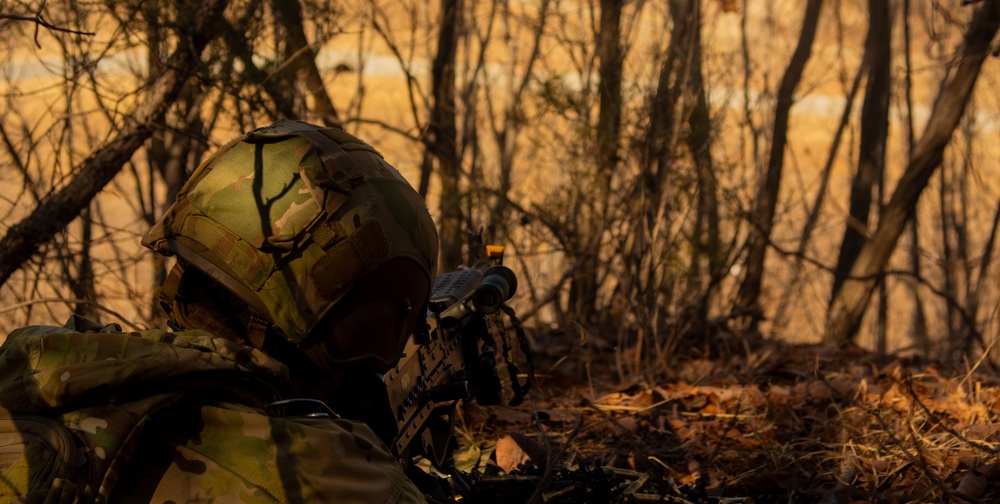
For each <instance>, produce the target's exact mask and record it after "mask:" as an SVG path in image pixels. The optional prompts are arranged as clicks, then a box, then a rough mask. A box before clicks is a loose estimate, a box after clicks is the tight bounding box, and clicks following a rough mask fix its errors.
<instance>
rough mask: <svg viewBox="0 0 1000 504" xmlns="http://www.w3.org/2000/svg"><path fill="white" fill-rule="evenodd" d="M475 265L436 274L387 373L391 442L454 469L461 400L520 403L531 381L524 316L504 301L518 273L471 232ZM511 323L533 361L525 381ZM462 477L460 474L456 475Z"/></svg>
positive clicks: (399, 451) (404, 455)
mask: <svg viewBox="0 0 1000 504" xmlns="http://www.w3.org/2000/svg"><path fill="white" fill-rule="evenodd" d="M469 250H470V256H471V257H472V259H471V260H470V262H471V263H472V264H471V265H469V266H463V267H461V268H459V269H458V270H456V271H453V272H449V273H443V274H440V275H437V277H435V279H434V286H433V289H432V293H431V298H430V303H429V308H428V313H427V319H426V324H425V325H423V327H419V328H418V330H416V331H414V332H413V334H411V335H410V338H409V340H408V342H407V344H406V347H405V348H404V350H403V355H402V357H401V358H400V360H399V362H398V364H397V365H396V366H395V367H394V368H393V369H391V370H389V372H387V373H386V374H385V376H384V377H383V383H384V385H385V389H386V395H387V397H388V402H389V404H388V406H389V410H390V411H391V413H392V416H393V419H394V420H395V427H396V432H395V434H394V436H393V437H392V440H391V442H390V443H387V444H388V445H389V449H390V451H391V452H392V453H393V455H394V456H396V458H397V459H399V460H401V461H402V462H404V463H406V462H409V461H410V460H411V459H412V457H413V456H416V455H420V456H423V457H425V458H427V459H428V460H430V462H431V463H432V464H434V466H435V467H436V468H438V469H441V470H444V471H450V470H451V469H452V468H453V467H452V463H451V455H452V452H453V451H454V448H455V443H454V437H453V427H454V419H455V415H454V410H455V407H456V405H457V404H458V402H459V401H464V400H475V401H476V402H477V403H478V404H481V405H493V404H500V403H501V402H503V401H504V400H506V401H507V403H508V404H509V405H511V406H515V405H517V404H519V403H520V402H522V401H523V400H524V394H525V392H527V390H528V388H529V387H530V385H531V381H532V377H531V371H532V369H531V367H532V365H531V356H530V353H529V349H528V345H527V341H526V340H525V337H524V332H523V330H522V329H521V326H520V321H518V320H517V317H516V315H515V314H514V311H513V310H512V309H510V307H508V306H507V305H506V302H507V301H508V300H509V299H510V298H511V297H512V296H513V295H514V294H515V292H516V291H517V276H516V275H515V274H514V272H513V271H512V270H511V269H510V268H508V267H506V266H504V265H503V264H502V262H503V248H502V247H496V246H485V245H484V244H483V240H482V235H481V234H479V235H475V234H471V233H470V237H469ZM510 329H513V330H514V332H515V333H516V335H517V338H518V340H519V343H520V349H521V351H522V353H524V357H525V360H526V363H527V365H528V375H527V379H526V381H525V382H523V383H522V382H521V381H520V379H519V376H518V375H519V374H520V373H519V368H518V366H517V364H516V362H515V359H514V356H513V348H512V345H511V337H510ZM459 480H460V478H459Z"/></svg>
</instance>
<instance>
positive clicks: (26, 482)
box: [0, 324, 423, 503]
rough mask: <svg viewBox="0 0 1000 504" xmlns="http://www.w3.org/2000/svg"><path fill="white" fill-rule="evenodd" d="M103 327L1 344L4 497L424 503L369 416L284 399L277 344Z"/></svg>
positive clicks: (43, 332)
mask: <svg viewBox="0 0 1000 504" xmlns="http://www.w3.org/2000/svg"><path fill="white" fill-rule="evenodd" d="M77 325H78V324H77ZM97 327H98V328H99V329H97V331H96V332H81V331H79V330H76V329H69V328H66V327H54V326H31V327H25V328H21V329H17V330H15V331H13V332H12V333H10V335H8V337H7V340H6V341H5V342H4V343H3V345H2V346H0V502H25V503H36V502H37V503H64V502H65V503H69V502H116V498H117V495H118V494H116V492H115V490H116V488H118V487H121V488H131V489H132V490H131V491H134V490H135V489H137V488H138V489H139V490H141V491H142V492H143V498H144V499H147V498H148V499H149V500H147V501H151V500H156V501H160V502H162V501H167V500H174V501H179V500H188V501H191V500H200V501H208V500H213V501H214V502H307V501H317V502H327V501H331V502H422V501H423V498H422V497H421V496H420V494H419V492H418V491H417V490H416V488H415V487H413V485H412V483H410V482H409V481H408V480H407V479H406V478H405V477H404V476H403V473H402V470H401V468H400V467H399V465H398V464H397V463H396V461H395V460H394V459H393V458H392V457H391V455H389V453H388V451H387V450H386V449H385V447H384V445H382V444H381V441H379V439H378V437H377V436H376V435H375V434H374V433H373V432H372V431H371V430H370V429H369V428H368V427H367V426H366V425H364V424H363V423H360V422H355V421H350V420H343V419H339V418H336V415H335V414H333V413H332V412H329V413H325V412H324V411H323V410H321V409H317V406H316V405H317V404H321V403H319V402H318V401H311V400H308V399H297V398H294V396H293V397H292V398H291V399H287V394H289V390H291V389H290V387H289V386H288V384H289V382H290V379H289V375H288V369H287V367H285V366H284V365H283V364H281V363H280V362H278V361H276V360H274V359H272V358H270V357H268V356H267V355H266V354H264V353H262V352H260V351H258V350H256V349H252V348H248V347H244V346H241V345H239V344H237V343H235V342H232V341H229V340H225V339H221V338H216V337H213V336H212V335H210V334H208V333H206V332H204V331H198V330H191V331H180V332H175V333H171V332H164V331H159V330H150V331H140V332H120V329H119V328H117V327H115V326H105V327H100V326H97ZM88 329H91V330H92V331H93V330H94V329H95V327H89V328H88ZM302 404H304V405H305V407H303V406H302ZM276 405H283V407H276ZM175 426H176V428H175ZM174 431H177V432H174ZM144 434H146V435H145V436H144ZM153 445H156V446H157V447H158V449H156V450H153V449H151V448H150V447H152V446H153ZM154 453H155V454H156V455H154ZM164 454H166V458H164V457H163V456H162V455H164ZM157 464H159V465H157ZM146 467H158V469H157V470H156V471H146V470H142V471H138V470H136V469H135V468H146ZM130 471H131V472H130ZM136 473H138V476H141V477H142V478H146V479H147V480H148V479H149V478H151V477H152V476H155V477H156V478H155V481H151V482H150V481H145V480H144V481H142V482H141V485H140V482H138V480H133V479H134V478H136V477H137V474H136ZM151 475H152V476H151ZM118 500H122V499H118Z"/></svg>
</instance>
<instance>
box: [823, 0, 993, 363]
mask: <svg viewBox="0 0 1000 504" xmlns="http://www.w3.org/2000/svg"><path fill="white" fill-rule="evenodd" d="M998 28H1000V2H985V3H983V5H982V6H981V7H979V8H978V9H977V10H976V12H975V13H974V14H973V16H972V20H971V21H970V23H969V27H968V31H967V32H966V34H965V38H964V42H963V46H962V48H961V49H960V51H959V53H958V56H957V62H956V65H955V66H954V68H953V69H951V71H950V72H949V73H948V75H947V77H946V78H945V81H944V82H943V85H942V87H941V92H940V94H939V95H938V98H937V101H936V102H935V103H934V109H933V111H932V112H931V116H930V119H929V120H928V123H927V127H926V129H925V131H924V133H923V135H922V136H921V138H920V140H919V141H918V142H917V144H916V145H915V146H914V151H913V156H912V158H911V159H910V161H909V163H908V164H907V167H906V171H905V172H904V173H903V176H902V178H901V179H900V180H899V183H898V184H897V185H896V189H895V191H893V194H892V196H891V197H890V199H889V202H888V203H887V204H886V206H885V212H884V214H883V218H882V219H880V220H879V225H878V227H877V228H876V230H875V232H874V234H873V236H872V238H871V240H870V241H868V242H867V243H866V244H865V245H864V246H863V247H862V248H861V250H860V251H859V252H858V256H857V259H856V260H855V262H854V266H853V267H852V268H851V273H850V276H849V278H848V279H847V280H845V282H844V284H843V286H842V287H841V289H840V291H838V293H837V296H836V297H835V298H834V299H833V301H832V303H831V305H830V313H829V315H828V318H827V323H826V329H825V334H824V339H825V340H826V341H827V342H830V343H832V344H836V345H846V344H849V343H851V342H852V341H853V339H854V335H855V334H856V332H857V329H858V326H859V325H860V323H861V318H862V316H863V315H864V313H865V310H866V308H867V306H868V302H869V300H870V299H871V295H872V292H873V291H874V288H875V284H876V281H877V278H878V276H879V274H880V272H881V271H882V270H883V269H884V268H885V265H886V263H887V262H888V260H889V257H890V255H891V254H892V251H893V250H894V249H895V246H896V242H897V240H898V239H899V236H900V234H902V232H903V229H904V227H905V226H906V223H907V221H908V220H909V219H910V218H911V216H912V215H913V211H914V207H915V206H916V204H917V201H918V200H919V199H920V195H921V193H922V192H923V189H924V188H925V187H926V186H927V182H928V181H929V180H930V178H931V176H933V174H934V172H935V171H936V170H937V168H938V167H939V166H940V164H941V159H942V156H943V153H944V150H945V147H946V146H947V145H948V143H949V141H950V140H951V136H952V134H953V133H954V131H955V128H956V127H957V126H958V123H959V120H960V119H961V117H962V115H963V114H964V113H965V108H966V104H967V103H968V102H969V99H970V97H971V95H972V90H973V89H974V87H975V84H976V80H977V79H978V77H979V73H980V70H981V68H982V64H983V61H984V60H985V59H986V56H987V55H988V54H989V52H990V45H991V43H992V41H993V38H994V36H996V33H997V29H998Z"/></svg>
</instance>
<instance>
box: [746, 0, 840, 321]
mask: <svg viewBox="0 0 1000 504" xmlns="http://www.w3.org/2000/svg"><path fill="white" fill-rule="evenodd" d="M822 6H823V0H809V1H808V2H807V3H806V8H805V14H804V15H803V18H802V31H801V34H800V35H799V41H798V44H797V45H796V47H795V52H794V53H793V54H792V58H791V60H790V61H789V63H788V67H787V68H786V69H785V74H784V75H783V76H782V78H781V84H780V85H779V86H778V93H777V96H776V100H777V104H776V105H775V110H774V126H773V132H772V139H771V151H770V155H769V159H768V163H767V172H766V174H765V175H764V180H763V181H762V183H761V185H760V187H759V189H758V190H757V196H756V200H755V203H754V208H753V212H752V214H751V215H750V222H751V226H752V229H751V237H750V243H749V245H748V250H747V258H746V267H745V268H744V269H745V273H744V278H743V283H742V284H741V285H740V290H739V294H738V295H737V298H736V303H735V311H736V313H737V314H745V315H746V317H744V318H746V319H747V324H746V325H747V327H749V328H755V327H756V325H757V322H758V320H759V319H760V317H761V310H760V307H759V306H758V304H757V303H758V298H759V297H760V287H761V282H762V280H763V277H764V259H765V258H766V256H767V249H768V246H769V242H770V240H771V230H772V229H773V228H774V214H775V209H776V207H777V205H778V195H779V193H780V190H781V176H782V169H783V167H784V159H785V146H786V144H787V142H788V118H789V114H790V111H791V108H792V105H793V104H794V100H795V96H794V95H795V89H796V88H797V87H798V85H799V82H800V81H801V80H802V73H803V72H804V70H805V67H806V63H807V62H808V61H809V57H810V55H811V54H812V46H813V41H814V40H815V38H816V26H817V24H818V23H819V15H820V10H821V8H822Z"/></svg>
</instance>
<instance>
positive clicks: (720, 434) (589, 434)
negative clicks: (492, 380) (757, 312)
mask: <svg viewBox="0 0 1000 504" xmlns="http://www.w3.org/2000/svg"><path fill="white" fill-rule="evenodd" d="M735 337H736V336H727V338H735ZM696 347H697V345H690V346H688V347H687V348H689V349H691V348H696ZM730 347H735V348H740V347H742V345H730ZM715 348H716V349H718V348H723V346H715ZM744 348H745V350H744V351H742V352H741V353H728V352H725V353H723V352H715V353H714V354H713V355H705V354H702V353H701V352H692V351H686V352H685V351H682V353H681V354H678V355H674V356H673V357H672V358H671V363H672V366H670V367H669V368H668V369H670V371H668V372H666V373H663V374H661V375H660V376H658V377H656V379H655V380H652V381H636V382H632V383H626V384H618V385H615V384H612V382H611V381H600V380H598V379H595V380H594V381H592V382H591V383H587V382H586V381H581V380H580V379H579V377H576V376H569V375H567V374H565V373H561V372H560V371H559V370H558V369H551V370H544V372H543V373H541V375H540V377H539V378H540V379H539V387H538V390H536V391H535V392H534V399H533V401H532V402H531V403H530V404H527V405H524V406H521V407H518V408H495V409H486V408H481V407H476V406H467V407H466V408H465V409H464V415H463V420H464V424H463V425H462V427H461V428H460V433H462V435H463V438H464V441H465V446H467V447H468V446H469V445H471V444H476V445H477V446H478V448H479V450H480V453H485V454H486V455H487V456H489V455H490V453H489V452H490V450H495V451H497V452H502V453H497V454H494V455H492V458H489V459H488V460H489V462H488V463H487V462H486V459H487V458H488V457H483V460H484V461H483V462H481V463H480V465H479V469H480V470H482V471H485V472H486V473H489V472H490V471H494V472H498V471H502V465H501V466H497V462H496V461H497V460H499V459H501V458H503V459H505V460H510V459H511V456H510V454H509V453H508V452H509V450H510V448H509V447H507V446H506V445H504V444H503V443H501V444H500V445H499V446H497V445H496V441H497V440H498V439H499V440H503V439H507V438H505V437H504V436H506V435H508V434H510V433H521V434H523V435H525V436H527V437H528V438H530V439H532V440H534V442H535V443H536V444H537V445H539V446H541V447H544V448H545V451H544V452H543V453H545V454H547V456H548V457H549V458H552V456H553V454H555V453H563V455H562V456H561V457H559V458H560V460H557V461H556V464H565V463H566V461H567V460H570V459H571V458H572V461H573V462H572V463H573V464H578V463H580V461H584V460H586V461H591V462H593V463H595V464H597V465H599V466H605V467H616V468H619V469H624V470H627V471H636V474H646V475H649V476H651V477H652V480H650V481H659V483H658V484H649V483H647V486H646V487H645V489H643V491H644V492H647V493H648V492H651V491H652V492H654V493H657V492H658V493H660V494H662V495H663V496H667V497H670V498H672V499H680V500H667V501H668V502H685V501H686V502H722V501H726V500H728V499H736V500H735V501H742V502H830V503H845V502H851V503H862V502H864V503H868V502H871V503H874V502H952V501H953V502H996V499H998V498H1000V485H998V484H997V477H998V476H1000V457H998V455H997V452H998V448H997V447H998V442H1000V420H998V416H1000V386H998V385H1000V380H998V375H997V373H996V372H995V370H993V369H989V368H988V367H987V366H986V365H985V364H980V365H979V366H978V367H974V368H972V369H967V370H965V371H964V372H963V371H951V372H948V371H945V370H943V369H942V368H941V367H939V366H938V365H936V364H935V363H931V362H921V361H917V360H906V359H900V358H895V357H880V356H877V355H873V354H869V353H865V352H862V351H845V352H835V351H832V350H829V349H825V348H822V347H815V346H791V345H787V344H781V343H774V342H766V341H757V342H756V343H755V344H753V345H748V346H746V347H744ZM550 357H553V356H550ZM596 367H597V366H596V365H595V366H592V367H591V371H592V376H593V375H594V373H598V370H597V369H596ZM970 367H972V366H970ZM598 374H600V373H598ZM604 374H605V375H610V374H609V373H604ZM508 444H509V443H508ZM525 444H526V443H524V442H521V443H519V445H525ZM484 449H485V451H484ZM524 451H525V452H528V453H530V452H531V450H524ZM515 453H516V451H515ZM538 459H539V456H537V455H535V456H534V457H531V456H529V457H522V459H516V458H515V460H521V461H523V462H527V463H528V464H529V466H530V465H531V464H532V463H534V464H537V465H538V466H540V467H541V466H544V465H545V462H544V460H542V461H539V460H538ZM506 464H508V467H507V469H513V466H510V465H509V464H510V463H509V462H506ZM498 467H499V468H498ZM521 470H522V472H524V471H528V472H530V469H529V467H528V466H524V465H522V466H521ZM683 489H686V490H684V491H681V490H683ZM720 499H721V500H720ZM730 501H733V500H730Z"/></svg>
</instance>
